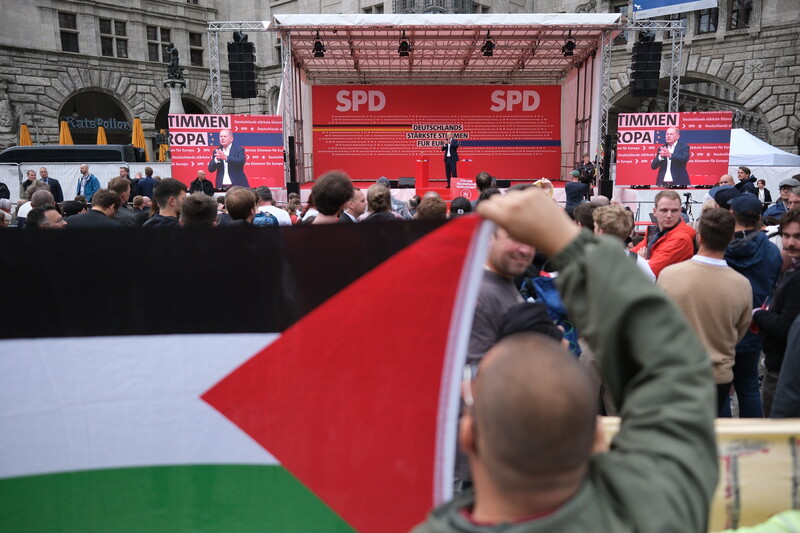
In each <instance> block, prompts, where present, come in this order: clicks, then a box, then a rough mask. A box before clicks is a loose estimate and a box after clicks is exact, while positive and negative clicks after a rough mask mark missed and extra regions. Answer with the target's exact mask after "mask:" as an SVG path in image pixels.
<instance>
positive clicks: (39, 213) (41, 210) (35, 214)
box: [25, 204, 58, 229]
mask: <svg viewBox="0 0 800 533" xmlns="http://www.w3.org/2000/svg"><path fill="white" fill-rule="evenodd" d="M48 211H56V212H57V211H58V209H56V206H54V205H53V204H46V205H43V206H42V207H34V208H33V209H31V210H30V212H29V213H28V216H27V218H26V219H25V229H40V228H41V227H42V226H44V225H45V224H46V222H47V217H46V216H45V213H47V212H48Z"/></svg>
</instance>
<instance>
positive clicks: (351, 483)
mask: <svg viewBox="0 0 800 533" xmlns="http://www.w3.org/2000/svg"><path fill="white" fill-rule="evenodd" d="M479 227H480V224H479V222H478V220H477V219H476V218H460V219H457V220H455V221H452V222H449V223H446V224H444V225H439V224H435V223H411V222H409V223H404V222H398V223H383V224H381V223H376V224H358V225H354V226H353V225H348V226H341V225H332V226H323V227H301V228H266V229H264V228H252V230H249V229H248V228H231V229H218V230H215V231H203V232H189V231H161V232H157V231H133V230H131V231H124V230H117V231H110V232H109V231H100V230H98V231H88V230H87V231H64V232H38V233H34V232H31V233H29V232H17V231H5V232H0V250H1V252H0V279H1V280H2V282H3V285H4V286H5V289H4V290H3V293H4V295H3V301H4V302H5V309H4V311H3V318H2V321H0V324H2V325H1V326H0V337H2V340H0V501H2V502H3V503H2V505H0V531H3V532H6V531H7V532H15V533H25V532H83V533H87V532H127V531H130V532H167V531H168V532H189V531H215V532H217V531H225V532H227V533H236V532H244V531H278V532H283V531H304V532H305V531H353V530H357V531H366V532H370V531H374V532H390V531H406V530H408V529H409V527H411V526H412V525H413V524H414V523H416V522H419V521H421V520H422V519H424V516H425V513H426V512H427V511H428V510H429V509H430V508H431V507H432V506H433V505H434V504H435V503H437V502H439V501H441V500H443V499H445V498H447V497H448V496H449V487H450V483H451V479H450V478H451V471H452V461H453V453H454V450H455V444H454V437H455V418H456V411H457V406H458V401H457V399H458V381H459V377H460V371H459V369H460V368H461V366H462V365H463V359H464V354H465V351H466V342H467V335H468V331H469V326H470V322H471V319H472V311H473V309H474V300H475V297H476V293H477V287H478V281H479V279H480V275H481V274H480V272H481V268H480V267H481V265H482V263H483V255H484V253H485V241H486V239H485V238H481V237H479V236H478V234H479V231H478V230H479ZM483 233H484V234H485V233H486V229H484V230H483Z"/></svg>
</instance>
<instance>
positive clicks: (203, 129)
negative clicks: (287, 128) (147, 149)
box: [169, 115, 285, 189]
mask: <svg viewBox="0 0 800 533" xmlns="http://www.w3.org/2000/svg"><path fill="white" fill-rule="evenodd" d="M169 143H170V154H171V156H172V177H173V178H175V179H178V180H181V181H182V182H184V183H185V184H186V185H189V184H190V183H191V182H192V180H194V179H195V178H197V173H198V172H199V171H201V170H202V171H203V172H205V173H206V178H207V179H209V180H210V181H211V182H212V183H213V184H214V186H215V187H216V188H218V189H219V188H222V187H228V186H231V185H242V186H245V187H258V186H260V185H266V186H268V187H283V186H284V185H285V179H284V173H283V119H282V118H281V117H279V116H274V115H169ZM223 148H227V150H225V151H227V152H228V153H227V154H225V155H224V157H223V155H220V154H219V153H218V152H216V150H218V149H220V150H221V149H223ZM226 171H227V177H226V175H225V174H226Z"/></svg>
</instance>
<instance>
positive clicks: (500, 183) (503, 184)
mask: <svg viewBox="0 0 800 533" xmlns="http://www.w3.org/2000/svg"><path fill="white" fill-rule="evenodd" d="M495 181H496V182H497V188H498V189H508V188H509V187H511V180H495Z"/></svg>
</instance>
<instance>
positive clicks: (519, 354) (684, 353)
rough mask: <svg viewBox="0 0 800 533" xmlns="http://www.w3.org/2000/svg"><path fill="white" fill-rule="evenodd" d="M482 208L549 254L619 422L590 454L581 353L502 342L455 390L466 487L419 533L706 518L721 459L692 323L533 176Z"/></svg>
mask: <svg viewBox="0 0 800 533" xmlns="http://www.w3.org/2000/svg"><path fill="white" fill-rule="evenodd" d="M478 211H479V213H480V214H482V215H483V216H485V217H487V218H489V219H491V220H494V221H496V222H497V223H499V224H500V225H502V226H503V227H504V228H505V229H506V231H508V233H509V235H510V236H511V237H512V238H514V239H516V240H519V241H520V242H523V243H526V244H528V245H531V246H534V247H536V248H537V249H539V250H542V251H543V252H544V253H545V254H546V255H547V256H548V257H550V258H552V259H551V261H552V263H553V266H554V267H555V268H556V269H557V270H558V271H559V277H558V285H559V289H560V290H561V294H562V297H563V299H564V302H565V304H566V305H567V307H568V308H569V311H570V314H571V316H572V317H573V319H574V320H575V323H576V325H577V326H578V327H579V328H580V330H581V331H582V332H584V335H585V337H586V339H587V341H589V344H590V345H591V346H592V347H593V348H594V349H595V351H596V352H597V355H598V359H599V360H600V361H602V363H603V365H602V373H603V377H604V379H605V381H606V383H607V384H608V386H609V389H610V391H611V393H612V395H613V397H614V400H615V403H616V404H617V405H619V406H620V413H621V415H622V424H621V429H620V431H619V433H618V434H617V435H616V437H615V438H614V441H613V443H612V449H611V451H609V452H605V453H593V452H594V451H595V450H597V449H599V448H601V444H602V443H601V442H600V441H601V440H602V436H601V435H598V433H599V432H598V431H597V429H596V416H595V415H596V413H597V401H596V398H595V396H594V393H593V389H592V386H591V382H590V380H589V378H588V377H587V375H586V374H585V373H584V371H583V369H582V368H581V367H580V366H579V363H578V362H577V361H576V360H575V359H574V358H573V357H571V356H570V355H569V354H568V353H567V352H566V351H564V350H563V349H562V348H561V347H560V346H559V345H557V344H556V343H555V342H553V341H552V340H549V339H547V338H545V337H542V336H540V335H532V334H524V335H517V336H513V337H509V338H507V339H505V340H503V341H501V342H500V343H498V344H497V345H496V346H495V347H494V348H493V349H492V350H490V351H489V354H488V355H487V356H486V358H485V359H484V360H483V362H482V363H481V366H480V369H479V372H478V376H477V379H476V381H475V385H474V399H473V393H472V391H470V390H468V391H466V392H465V403H467V405H468V406H470V408H469V409H468V410H467V412H466V413H465V415H464V416H463V417H462V419H461V422H460V426H459V442H460V443H461V445H462V447H463V448H464V450H465V451H466V453H467V455H468V458H469V462H470V467H471V470H472V475H473V482H474V492H472V491H469V492H466V493H465V494H463V495H462V496H460V497H459V498H458V499H456V500H454V501H452V502H450V503H446V504H444V505H443V506H441V507H439V508H437V509H436V510H434V511H433V512H432V513H431V515H430V517H429V518H428V521H427V522H426V523H425V524H423V525H421V526H419V527H418V528H417V529H416V530H415V533H426V532H437V533H440V532H449V531H463V532H473V533H475V532H482V531H486V532H491V531H508V532H512V531H514V532H535V531H542V532H544V531H561V532H565V531H608V532H618V531H705V529H706V524H707V519H708V512H709V506H710V501H711V496H712V494H713V491H714V488H715V486H716V483H717V468H718V467H717V453H716V444H715V438H714V425H713V420H714V410H713V405H714V401H713V399H714V388H713V386H712V383H713V382H712V379H711V372H710V369H709V365H708V357H707V355H706V354H705V351H704V349H703V347H702V345H701V344H700V342H699V341H698V340H697V338H696V337H695V335H694V333H693V332H692V330H691V328H690V327H689V325H688V324H687V323H686V321H685V320H684V319H683V317H682V316H681V315H680V313H679V312H678V311H677V310H676V309H675V306H674V304H672V303H671V302H669V300H668V299H667V297H666V296H665V295H664V294H663V293H662V292H661V291H660V289H658V288H657V287H656V286H655V285H653V284H652V283H651V282H650V281H648V280H647V279H646V278H645V276H643V275H642V273H641V272H640V271H639V270H638V268H637V267H636V265H635V264H634V263H633V262H631V261H630V260H629V259H628V258H627V257H625V255H624V254H620V253H619V244H618V243H615V242H611V241H609V240H608V239H606V238H604V237H598V236H594V235H592V234H590V233H588V232H585V231H584V232H581V231H580V230H579V229H578V227H577V226H575V225H574V224H573V223H572V222H571V221H570V220H569V219H568V218H567V217H566V215H565V214H564V213H563V212H560V209H559V208H558V207H557V205H556V204H555V203H554V202H553V201H552V200H551V199H550V198H549V197H547V195H546V194H544V193H543V192H542V191H539V190H537V189H536V188H535V187H532V188H530V189H528V190H527V191H525V192H521V193H511V194H508V195H506V196H504V197H502V198H501V197H499V196H498V197H494V198H492V199H491V200H489V201H487V202H483V203H481V204H480V205H479V207H478ZM676 383H680V384H681V386H680V387H676V386H675V384H676ZM664 405H669V409H664V408H663V406H664ZM654 479H657V480H658V481H657V482H654V481H653V480H654Z"/></svg>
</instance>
